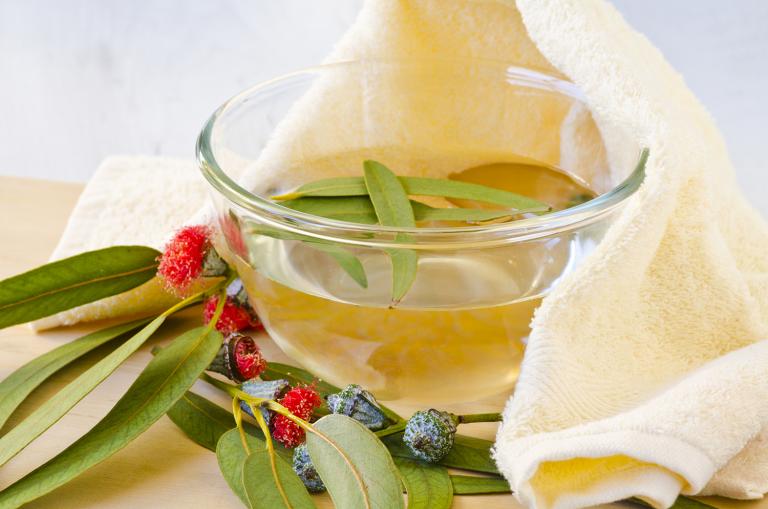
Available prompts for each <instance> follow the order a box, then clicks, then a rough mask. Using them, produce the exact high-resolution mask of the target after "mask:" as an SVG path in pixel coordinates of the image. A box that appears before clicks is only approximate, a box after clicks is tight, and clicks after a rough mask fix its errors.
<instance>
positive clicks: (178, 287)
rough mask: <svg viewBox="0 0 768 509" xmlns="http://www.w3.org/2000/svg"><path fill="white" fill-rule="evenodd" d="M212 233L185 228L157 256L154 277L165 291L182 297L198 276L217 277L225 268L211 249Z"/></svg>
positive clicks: (194, 228) (201, 227)
mask: <svg viewBox="0 0 768 509" xmlns="http://www.w3.org/2000/svg"><path fill="white" fill-rule="evenodd" d="M210 237H211V229H210V228H209V227H207V226H203V225H196V226H186V227H184V228H182V229H181V230H179V231H178V232H176V235H174V236H173V238H172V239H171V240H170V241H169V242H168V244H167V245H166V246H165V250H164V251H163V254H162V255H160V259H159V261H160V266H159V267H158V269H157V274H158V275H159V276H160V277H161V278H163V280H164V281H165V286H166V288H168V290H170V291H172V292H174V293H176V294H177V295H183V294H184V293H185V292H186V291H187V290H188V289H189V286H190V285H191V284H192V283H193V282H194V281H195V280H197V279H198V278H200V277H201V276H220V275H222V274H224V273H225V272H226V270H227V264H226V263H225V262H224V260H222V259H221V257H219V255H218V253H216V250H215V249H214V248H213V246H212V245H211V240H210Z"/></svg>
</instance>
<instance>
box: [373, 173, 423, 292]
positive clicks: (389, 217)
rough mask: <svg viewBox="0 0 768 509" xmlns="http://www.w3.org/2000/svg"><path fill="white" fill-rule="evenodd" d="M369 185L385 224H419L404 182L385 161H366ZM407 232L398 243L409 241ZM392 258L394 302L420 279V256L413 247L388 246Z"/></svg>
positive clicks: (400, 225)
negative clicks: (384, 163)
mask: <svg viewBox="0 0 768 509" xmlns="http://www.w3.org/2000/svg"><path fill="white" fill-rule="evenodd" d="M363 171H364V173H365V187H366V188H367V189H368V195H369V196H370V198H371V203H373V208H374V209H375V210H376V217H378V218H379V223H380V224H381V225H383V226H395V227H408V228H413V227H415V226H416V219H415V218H414V217H413V208H412V207H411V201H410V200H409V199H408V195H407V194H406V193H405V190H404V189H403V185H402V184H401V183H400V181H399V180H398V178H397V176H396V175H395V174H394V173H392V171H391V170H389V169H388V168H387V167H386V166H384V165H383V164H380V163H377V162H376V161H365V162H364V163H363ZM408 239H409V237H408V236H407V235H403V234H399V235H398V236H397V241H398V242H408ZM387 254H389V258H390V259H391V260H392V304H393V305H395V304H397V303H398V302H400V301H401V300H402V298H403V297H404V296H405V294H406V293H408V290H409V289H410V288H411V286H412V285H413V282H414V280H415V279H416V271H417V267H418V261H419V256H418V254H417V253H416V251H414V250H412V249H400V248H392V249H387Z"/></svg>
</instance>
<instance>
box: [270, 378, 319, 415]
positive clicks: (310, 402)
mask: <svg viewBox="0 0 768 509" xmlns="http://www.w3.org/2000/svg"><path fill="white" fill-rule="evenodd" d="M278 403H280V404H281V405H283V406H284V407H285V408H287V409H288V410H290V411H291V413H292V414H293V415H295V416H296V417H299V418H301V419H304V420H305V421H306V420H308V419H309V418H310V417H312V412H313V411H314V410H315V408H317V407H319V406H320V405H322V404H323V399H322V398H321V397H320V394H318V392H317V390H316V389H315V388H314V387H312V386H311V385H300V386H297V387H294V388H293V389H291V390H290V391H288V392H286V393H285V396H283V397H282V398H281V399H280V401H278Z"/></svg>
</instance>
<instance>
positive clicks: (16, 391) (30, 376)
mask: <svg viewBox="0 0 768 509" xmlns="http://www.w3.org/2000/svg"><path fill="white" fill-rule="evenodd" d="M150 320H151V319H150V318H142V319H140V320H134V321H132V322H128V323H124V324H121V325H116V326H114V327H109V328H107V329H103V330H100V331H97V332H94V333H91V334H88V335H86V336H83V337H81V338H78V339H76V340H74V341H70V342H69V343H65V344H63V345H61V346H59V347H57V348H54V349H53V350H51V351H50V352H46V353H44V354H43V355H41V356H39V357H36V358H34V359H32V360H31V361H29V362H28V363H26V364H24V365H23V366H21V367H20V368H19V369H17V370H16V371H14V372H13V373H11V374H10V375H8V376H7V377H6V378H5V379H4V380H3V381H2V382H0V428H2V427H3V425H4V424H5V422H6V421H7V420H8V418H9V417H10V416H11V414H12V413H13V411H14V410H15V409H16V408H17V407H18V406H19V405H20V404H21V403H22V402H23V401H24V400H25V399H26V398H27V396H28V395H29V394H30V393H31V392H32V391H33V390H34V389H35V388H37V387H38V386H39V385H40V384H42V383H43V382H44V381H45V380H47V379H48V378H49V377H50V376H51V375H53V374H54V373H56V372H57V371H59V370H60V369H61V368H63V367H64V366H66V365H68V364H69V363H71V362H73V361H75V360H76V359H78V358H80V357H82V356H83V355H85V354H86V353H88V352H90V351H92V350H93V349H95V348H97V347H99V346H101V345H103V344H105V343H108V342H109V341H112V340H113V339H116V338H118V337H120V336H122V335H124V334H127V333H128V332H131V331H132V330H134V329H137V328H138V327H141V326H142V325H146V324H147V323H149V321H150Z"/></svg>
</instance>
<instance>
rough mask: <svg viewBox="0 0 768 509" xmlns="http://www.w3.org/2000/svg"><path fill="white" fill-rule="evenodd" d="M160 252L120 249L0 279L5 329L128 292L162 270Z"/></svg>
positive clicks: (0, 312) (1, 316) (0, 306)
mask: <svg viewBox="0 0 768 509" xmlns="http://www.w3.org/2000/svg"><path fill="white" fill-rule="evenodd" d="M159 255H160V253H159V252H158V251H156V250H154V249H152V248H149V247H144V246H114V247H108V248H105V249H99V250H96V251H89V252H87V253H82V254H79V255H75V256H72V257H70V258H65V259H63V260H59V261H56V262H51V263H48V264H46V265H43V266H41V267H38V268H36V269H32V270H30V271H28V272H24V273H23V274H19V275H17V276H13V277H10V278H8V279H4V280H3V281H0V329H2V328H4V327H8V326H11V325H16V324H19V323H25V322H30V321H32V320H37V319H38V318H43V317H45V316H49V315H52V314H54V313H58V312H60V311H65V310H67V309H71V308H74V307H76V306H80V305H82V304H87V303H89V302H93V301H96V300H99V299H103V298H105V297H110V296H112V295H116V294H118V293H122V292H125V291H128V290H130V289H132V288H135V287H137V286H139V285H141V284H143V283H146V282H147V281H149V280H150V279H152V278H153V277H155V273H156V272H157V257H158V256H159Z"/></svg>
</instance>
